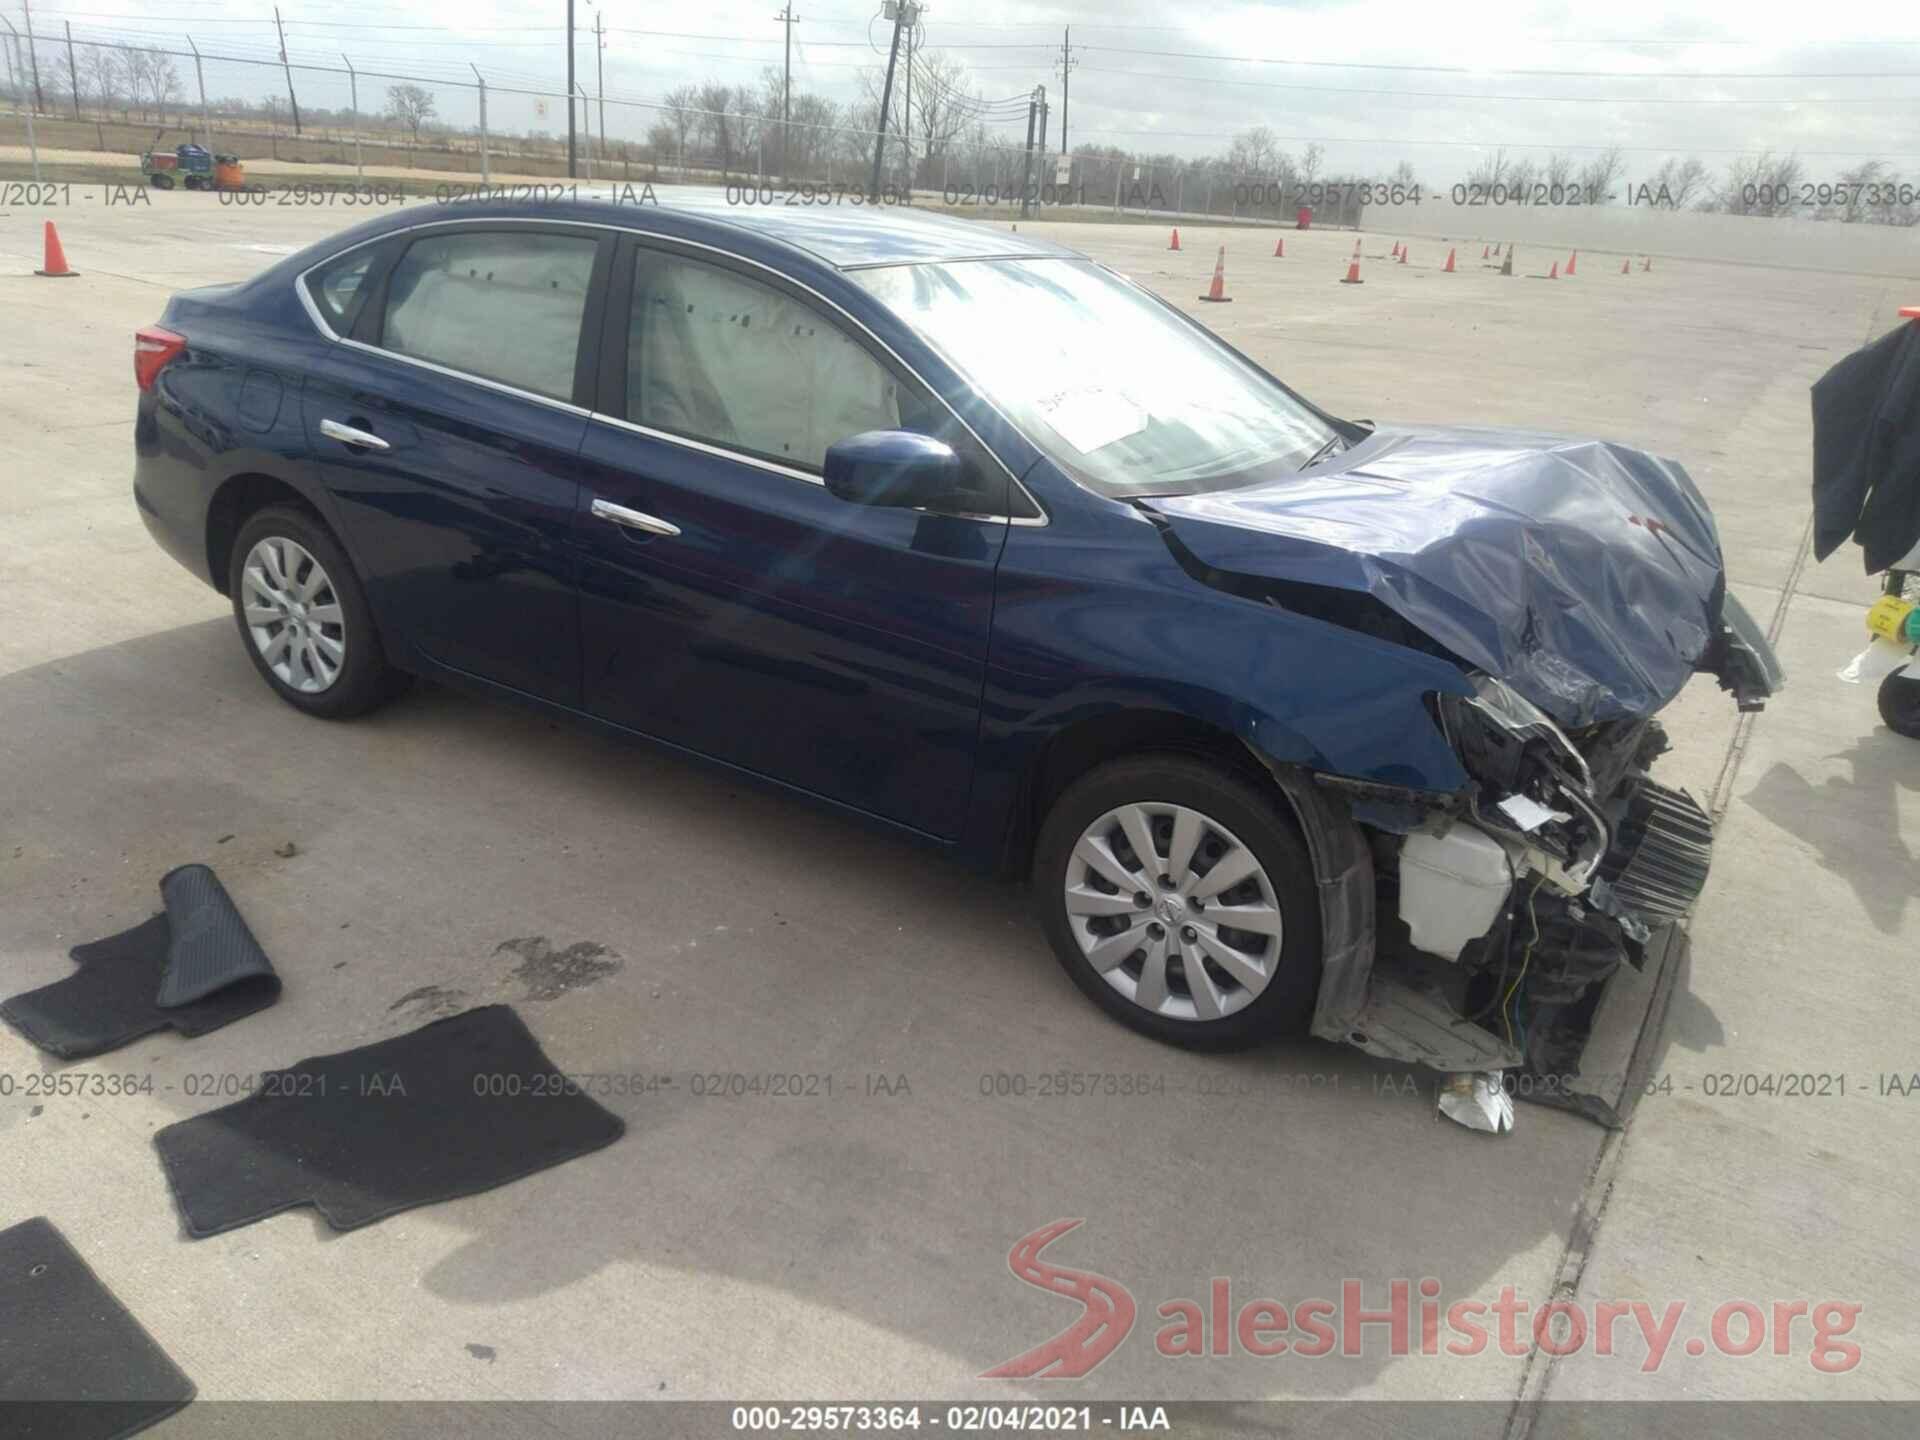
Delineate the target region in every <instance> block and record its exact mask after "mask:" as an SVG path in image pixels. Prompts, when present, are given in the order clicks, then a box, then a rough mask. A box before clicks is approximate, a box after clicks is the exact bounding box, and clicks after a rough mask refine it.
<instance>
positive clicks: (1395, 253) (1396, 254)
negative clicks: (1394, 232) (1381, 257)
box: [1387, 240, 1400, 260]
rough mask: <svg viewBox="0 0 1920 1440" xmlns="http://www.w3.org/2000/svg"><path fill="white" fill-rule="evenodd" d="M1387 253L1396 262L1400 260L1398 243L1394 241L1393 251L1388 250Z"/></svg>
mask: <svg viewBox="0 0 1920 1440" xmlns="http://www.w3.org/2000/svg"><path fill="white" fill-rule="evenodd" d="M1387 253H1388V254H1389V255H1391V256H1393V258H1394V259H1396V260H1398V259H1399V258H1400V242H1399V241H1398V240H1396V241H1394V242H1393V249H1391V250H1389V251H1388V252H1387Z"/></svg>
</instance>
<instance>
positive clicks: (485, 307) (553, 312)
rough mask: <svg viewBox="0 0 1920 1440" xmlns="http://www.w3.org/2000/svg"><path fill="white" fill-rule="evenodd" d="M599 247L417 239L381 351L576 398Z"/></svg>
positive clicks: (582, 242)
mask: <svg viewBox="0 0 1920 1440" xmlns="http://www.w3.org/2000/svg"><path fill="white" fill-rule="evenodd" d="M597 248H598V245H597V242H596V241H594V240H591V239H588V238H586V237H584V236H578V235H541V234H525V233H517V232H511V231H480V232H474V233H469V234H452V235H436V236H431V237H429V238H427V239H424V240H417V241H415V242H414V243H413V244H412V245H411V246H409V247H408V248H407V253H406V254H405V255H402V256H401V257H400V261H399V263H398V264H397V265H395V266H394V268H393V276H392V278H391V279H390V280H389V281H388V282H387V309H386V315H385V317H384V320H383V323H382V326H381V334H380V344H381V346H382V348H384V349H387V350H392V351H395V352H396V353H398V354H401V355H411V356H414V357H416V358H418V359H421V360H431V361H433V362H434V363H435V364H436V365H445V366H447V367H448V368H450V369H454V370H460V371H464V372H465V373H467V374H469V375H477V376H480V377H482V378H484V379H487V380H497V381H499V382H500V383H501V384H503V385H512V386H514V387H516V388H517V389H521V390H530V391H532V392H533V393H534V394H536V395H548V396H551V397H553V398H554V399H556V400H569V399H571V398H572V397H573V371H574V360H575V357H576V355H577V354H578V351H579V346H580V322H581V318H582V316H583V315H584V314H585V312H586V305H587V287H588V284H589V283H590V282H591V280H592V278H593V258H594V253H595V250H596V249H597Z"/></svg>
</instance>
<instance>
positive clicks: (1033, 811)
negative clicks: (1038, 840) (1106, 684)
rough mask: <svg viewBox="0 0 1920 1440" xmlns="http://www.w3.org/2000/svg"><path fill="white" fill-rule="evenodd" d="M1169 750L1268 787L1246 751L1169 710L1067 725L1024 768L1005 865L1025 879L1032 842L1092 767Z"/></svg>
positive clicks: (1108, 716)
mask: <svg viewBox="0 0 1920 1440" xmlns="http://www.w3.org/2000/svg"><path fill="white" fill-rule="evenodd" d="M1150 750H1161V751H1173V752H1175V753H1178V754H1183V755H1191V756H1195V757H1197V758H1199V759H1202V760H1208V761H1211V762H1213V763H1214V764H1216V765H1219V766H1220V767H1221V768H1222V769H1225V770H1229V771H1232V772H1234V773H1235V774H1239V775H1243V776H1246V777H1247V778H1249V779H1252V780H1254V781H1255V782H1265V783H1267V784H1272V783H1273V776H1272V775H1271V774H1269V773H1268V772H1267V771H1266V770H1265V769H1263V768H1262V767H1261V765H1260V764H1259V762H1258V761H1256V760H1255V759H1254V758H1253V756H1252V755H1251V754H1250V753H1249V752H1248V750H1247V747H1246V746H1245V745H1244V744H1242V743H1241V742H1240V741H1239V740H1238V739H1236V738H1235V737H1234V736H1232V735H1230V734H1228V733H1227V732H1226V731H1224V730H1221V729H1219V728H1217V727H1215V726H1212V725H1208V724H1206V723H1205V722H1203V721H1200V720H1195V719H1193V718H1192V717H1191V716H1188V715H1179V714H1176V713H1174V712H1173V711H1170V710H1116V711H1111V712H1109V713H1107V714H1104V715H1095V716H1093V717H1091V718H1089V719H1086V720H1081V721H1079V722H1077V723H1075V724H1073V725H1069V726H1068V727H1067V728H1066V729H1064V730H1062V731H1061V732H1060V733H1059V734H1057V735H1055V736H1054V737H1053V738H1052V739H1051V740H1049V741H1048V742H1047V744H1046V747H1045V748H1044V749H1043V750H1042V751H1041V752H1040V753H1039V755H1038V756H1036V757H1035V759H1034V761H1033V763H1032V765H1031V766H1030V767H1029V768H1028V771H1027V779H1026V784H1025V787H1024V788H1025V803H1024V804H1022V805H1019V806H1016V807H1015V811H1014V813H1015V824H1014V828H1013V832H1012V833H1011V834H1010V835H1009V836H1008V841H1007V850H1006V858H1005V862H1004V866H1005V869H1006V872H1007V873H1008V874H1010V875H1013V876H1024V875H1025V874H1026V872H1027V871H1028V870H1029V869H1030V868H1032V865H1033V844H1034V839H1035V837H1036V836H1038V835H1039V833H1040V826H1041V823H1042V822H1043V821H1044V820H1045V819H1046V816H1047V811H1048V810H1050V809H1052V808H1053V802H1054V801H1055V800H1056V799H1058V798H1059V797H1060V794H1061V792H1062V791H1064V790H1065V789H1066V788H1067V787H1068V786H1069V785H1071V784H1073V782H1074V781H1076V780H1078V779H1079V778H1080V777H1081V776H1082V775H1085V774H1086V773H1087V772H1088V771H1089V770H1091V769H1093V768H1094V767H1095V766H1096V765H1104V764H1105V763H1106V762H1107V761H1109V760H1118V759H1120V758H1121V757H1123V756H1126V755H1138V754H1140V753H1142V752H1143V751H1150Z"/></svg>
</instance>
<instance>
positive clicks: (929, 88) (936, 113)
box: [913, 50, 980, 180]
mask: <svg viewBox="0 0 1920 1440" xmlns="http://www.w3.org/2000/svg"><path fill="white" fill-rule="evenodd" d="M913 70H914V76H913V79H914V85H913V99H914V107H913V108H914V111H915V115H914V128H915V130H916V131H917V132H918V134H919V137H920V155H919V163H920V164H921V165H922V166H923V167H925V168H924V169H923V170H922V172H921V173H922V174H924V175H925V176H926V177H927V178H928V179H929V180H932V179H934V178H936V174H935V169H934V162H935V161H936V160H937V159H938V158H939V157H940V156H942V155H944V154H945V153H946V150H947V147H948V146H949V145H950V144H952V143H953V140H954V137H955V136H957V135H959V134H960V133H961V131H963V130H964V129H965V128H966V125H967V121H968V120H970V119H971V118H972V117H973V115H975V114H976V113H978V106H979V103H980V97H979V95H978V93H977V92H975V91H974V90H973V89H972V87H971V86H970V85H969V84H968V79H969V77H968V75H967V67H966V66H965V65H963V64H962V63H961V62H960V61H958V60H956V59H954V58H953V57H952V56H950V55H946V54H944V53H942V52H940V51H938V50H932V51H928V52H927V54H926V55H925V56H924V57H922V56H920V55H915V56H914V60H913Z"/></svg>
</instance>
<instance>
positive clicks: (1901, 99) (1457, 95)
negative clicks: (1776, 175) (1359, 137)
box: [1076, 47, 1914, 105]
mask: <svg viewBox="0 0 1920 1440" xmlns="http://www.w3.org/2000/svg"><path fill="white" fill-rule="evenodd" d="M1087 48H1092V47H1087ZM1076 63H1078V62H1076ZM1083 68H1084V69H1085V70H1086V72H1087V73H1088V74H1089V75H1124V76H1128V77H1130V78H1133V79H1139V80H1190V81H1193V82H1194V83H1196V84H1200V85H1233V86H1237V87H1242V88H1245V89H1251V90H1289V91H1305V92H1309V93H1312V94H1316V95H1387V96H1393V97H1395V98H1405V99H1409V100H1519V101H1525V102H1527V103H1528V104H1536V105H1538V104H1546V105H1559V104H1567V105H1911V104H1913V103H1914V102H1913V97H1912V96H1910V95H1836V96H1825V95H1774V96H1769V97H1767V98H1765V99H1748V98H1745V97H1741V96H1726V95H1689V96H1673V95H1488V94H1484V93H1481V92H1478V91H1465V90H1384V89H1369V88H1363V87H1359V86H1351V85H1285V84H1274V83H1272V82H1270V81H1266V80H1227V79H1223V78H1220V77H1218V76H1213V75H1176V74H1170V73H1168V72H1165V71H1160V70H1110V69H1108V68H1107V67H1105V66H1104V65H1088V66H1085V67H1083Z"/></svg>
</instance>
